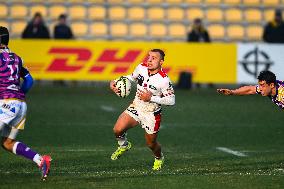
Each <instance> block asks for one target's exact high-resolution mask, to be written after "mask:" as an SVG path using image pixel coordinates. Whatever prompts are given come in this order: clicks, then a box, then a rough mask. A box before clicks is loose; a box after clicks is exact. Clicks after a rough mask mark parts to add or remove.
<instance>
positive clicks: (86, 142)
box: [0, 86, 284, 189]
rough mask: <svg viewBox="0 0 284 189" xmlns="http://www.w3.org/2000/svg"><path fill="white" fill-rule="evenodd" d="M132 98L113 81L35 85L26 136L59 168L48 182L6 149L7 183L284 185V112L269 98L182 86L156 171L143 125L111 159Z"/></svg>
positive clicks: (251, 188)
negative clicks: (110, 84) (117, 127)
mask: <svg viewBox="0 0 284 189" xmlns="http://www.w3.org/2000/svg"><path fill="white" fill-rule="evenodd" d="M132 93H133V91H132ZM132 97H133V94H132V96H130V97H129V98H126V99H120V98H119V97H117V96H116V95H114V94H113V93H111V91H110V90H109V89H108V88H107V86H97V87H75V88H74V87H73V88H72V87H51V86H45V87H43V86H36V87H35V88H33V89H32V91H31V92H30V93H29V95H28V97H27V102H28V116H27V122H26V128H25V130H24V131H23V132H21V133H20V135H19V136H18V139H19V140H20V141H23V142H24V143H26V144H27V145H28V146H30V147H31V148H33V149H34V150H36V151H38V152H40V153H41V154H45V153H47V154H51V156H52V157H53V162H52V170H51V173H50V176H49V178H48V181H46V182H41V181H40V173H39V171H38V169H37V167H36V166H35V164H34V163H32V162H30V161H28V160H25V159H24V158H21V157H18V156H14V155H13V154H9V153H6V152H5V151H4V150H3V149H1V150H0V188H1V189H6V188H17V189H19V188H26V189H31V188H42V189H45V188H50V189H54V188H68V189H70V188H71V189H73V188H74V189H80V188H82V189H83V188H115V189H119V188H123V189H128V188H129V189H132V188H148V189H153V188H163V189H167V188H169V189H172V188H204V189H207V188H210V189H215V188H216V189H228V188H235V189H262V188H263V189H267V188H271V189H277V188H279V189H280V188H284V112H283V110H280V109H279V108H278V107H277V106H275V105H274V104H272V103H271V102H270V100H269V99H267V98H264V97H261V96H256V95H253V96H245V97H236V96H234V97H233V96H221V95H218V94H217V93H216V92H215V90H213V89H200V90H193V91H186V90H176V105H175V106H174V107H164V109H163V120H162V128H161V131H160V133H159V141H160V143H161V144H162V147H163V151H164V155H165V164H164V167H163V170H162V171H160V172H153V171H151V167H152V164H153V156H152V153H151V152H150V150H149V149H148V148H147V147H146V145H145V141H144V130H142V129H141V128H140V127H139V126H138V127H136V128H134V129H131V130H130V131H129V132H128V138H129V140H130V141H131V142H132V143H133V148H132V149H131V151H129V152H127V153H126V154H125V155H124V156H122V157H121V158H120V159H119V160H117V161H115V162H114V161H111V159H110V155H111V153H112V152H113V151H114V150H115V149H116V147H117V146H116V140H115V138H114V136H113V133H112V127H113V124H114V123H115V121H116V119H117V117H118V115H119V114H120V113H121V112H122V111H123V110H124V109H125V108H126V107H127V106H128V104H129V102H130V101H131V99H132ZM218 147H223V148H226V149H229V150H233V151H236V152H239V153H242V154H244V155H246V156H244V157H242V156H237V155H234V154H231V153H228V152H224V151H220V150H218V149H217V148H218Z"/></svg>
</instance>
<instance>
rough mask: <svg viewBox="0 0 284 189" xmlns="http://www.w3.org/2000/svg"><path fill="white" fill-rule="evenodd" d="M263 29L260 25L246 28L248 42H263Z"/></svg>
mask: <svg viewBox="0 0 284 189" xmlns="http://www.w3.org/2000/svg"><path fill="white" fill-rule="evenodd" d="M262 33H263V28H262V26H259V25H250V26H247V27H246V35H247V40H248V41H261V40H262Z"/></svg>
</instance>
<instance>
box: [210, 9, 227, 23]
mask: <svg viewBox="0 0 284 189" xmlns="http://www.w3.org/2000/svg"><path fill="white" fill-rule="evenodd" d="M206 19H207V21H209V22H221V21H223V11H222V10H221V9H219V8H210V9H208V10H207V11H206Z"/></svg>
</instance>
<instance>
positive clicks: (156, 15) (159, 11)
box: [147, 7, 165, 21]
mask: <svg viewBox="0 0 284 189" xmlns="http://www.w3.org/2000/svg"><path fill="white" fill-rule="evenodd" d="M147 13H148V14H147V15H148V19H149V20H151V21H157V20H164V19H165V11H164V9H163V8H162V7H150V8H149V9H148V10H147Z"/></svg>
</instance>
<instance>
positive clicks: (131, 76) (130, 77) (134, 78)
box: [125, 64, 142, 82]
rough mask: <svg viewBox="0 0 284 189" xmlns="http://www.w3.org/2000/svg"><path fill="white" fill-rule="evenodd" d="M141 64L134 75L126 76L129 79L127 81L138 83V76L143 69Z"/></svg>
mask: <svg viewBox="0 0 284 189" xmlns="http://www.w3.org/2000/svg"><path fill="white" fill-rule="evenodd" d="M141 66H142V65H141V64H139V65H138V66H137V67H136V68H135V69H134V71H133V72H132V74H130V75H127V76H125V77H127V79H129V80H130V81H132V82H137V77H138V75H139V71H140V69H141Z"/></svg>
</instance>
